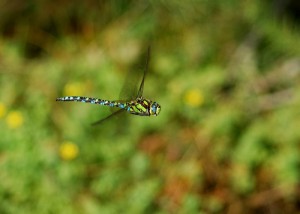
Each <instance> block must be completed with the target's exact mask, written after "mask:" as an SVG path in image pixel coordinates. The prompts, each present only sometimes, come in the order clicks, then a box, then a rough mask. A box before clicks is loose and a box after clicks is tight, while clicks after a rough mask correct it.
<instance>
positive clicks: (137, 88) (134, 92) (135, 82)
mask: <svg viewBox="0 0 300 214" xmlns="http://www.w3.org/2000/svg"><path fill="white" fill-rule="evenodd" d="M149 59H150V47H148V51H147V56H146V66H145V67H144V69H143V70H141V69H137V70H134V71H131V72H128V74H127V76H126V78H125V81H124V84H123V87H122V89H121V93H120V96H119V98H120V99H121V100H126V101H130V100H135V99H136V98H138V97H141V96H142V95H143V89H144V82H145V78H146V74H147V72H148V64H149ZM134 67H137V66H134ZM142 75H143V76H142ZM141 76H142V78H141Z"/></svg>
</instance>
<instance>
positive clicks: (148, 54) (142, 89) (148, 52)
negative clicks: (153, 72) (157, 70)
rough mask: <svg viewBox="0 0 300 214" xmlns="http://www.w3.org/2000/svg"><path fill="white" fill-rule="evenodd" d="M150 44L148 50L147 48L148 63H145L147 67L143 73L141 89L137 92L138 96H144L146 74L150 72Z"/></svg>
mask: <svg viewBox="0 0 300 214" xmlns="http://www.w3.org/2000/svg"><path fill="white" fill-rule="evenodd" d="M150 51H151V50H150V46H149V47H148V50H147V58H146V65H145V68H144V73H143V79H142V82H141V84H140V88H139V91H138V93H137V97H142V96H143V91H144V82H145V78H146V75H147V73H148V67H149V61H150Z"/></svg>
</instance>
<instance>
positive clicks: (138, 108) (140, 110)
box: [127, 97, 153, 116]
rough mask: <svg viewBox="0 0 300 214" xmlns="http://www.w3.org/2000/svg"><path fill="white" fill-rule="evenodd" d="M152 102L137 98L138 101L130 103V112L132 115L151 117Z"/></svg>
mask: <svg viewBox="0 0 300 214" xmlns="http://www.w3.org/2000/svg"><path fill="white" fill-rule="evenodd" d="M152 103H153V102H152V101H151V100H148V99H145V98H142V97H140V98H137V99H136V100H133V101H130V102H128V104H127V105H128V106H129V108H128V112H129V113H130V114H135V115H140V116H150V115H152V111H151V105H152Z"/></svg>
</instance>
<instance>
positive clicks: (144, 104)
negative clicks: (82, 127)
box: [56, 47, 161, 125]
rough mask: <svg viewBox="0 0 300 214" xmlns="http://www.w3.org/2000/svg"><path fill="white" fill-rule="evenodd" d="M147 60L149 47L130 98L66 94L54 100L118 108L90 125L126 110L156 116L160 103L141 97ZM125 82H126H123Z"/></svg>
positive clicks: (140, 114)
mask: <svg viewBox="0 0 300 214" xmlns="http://www.w3.org/2000/svg"><path fill="white" fill-rule="evenodd" d="M149 60H150V47H149V48H148V51H147V58H146V65H145V68H144V71H143V78H142V80H141V83H140V85H139V89H138V92H137V93H136V94H134V95H131V96H132V97H133V99H132V100H126V101H120V100H118V101H110V100H103V99H99V98H91V97H83V96H66V97H59V98H56V101H73V102H83V103H92V104H98V105H104V106H110V107H117V108H119V109H118V110H117V111H115V112H114V113H112V114H110V115H108V116H107V117H105V118H103V119H101V120H99V121H97V122H95V123H93V124H92V125H96V124H100V123H102V122H103V121H105V120H107V119H109V118H111V117H113V116H115V115H117V114H120V113H122V112H128V113H130V114H133V115H139V116H152V115H153V116H157V115H158V114H159V113H160V110H161V107H160V105H159V104H158V103H157V102H154V101H151V100H149V99H146V98H143V90H144V83H145V78H146V75H147V72H148V66H149ZM125 84H126V82H125Z"/></svg>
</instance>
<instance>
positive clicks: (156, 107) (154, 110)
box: [150, 102, 161, 116]
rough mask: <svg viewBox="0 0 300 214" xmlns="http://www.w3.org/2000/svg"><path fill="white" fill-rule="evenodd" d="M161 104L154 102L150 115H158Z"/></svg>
mask: <svg viewBox="0 0 300 214" xmlns="http://www.w3.org/2000/svg"><path fill="white" fill-rule="evenodd" d="M160 109H161V108H160V105H159V104H158V103H157V102H153V103H152V104H151V106H150V115H154V116H157V115H158V114H159V112H160Z"/></svg>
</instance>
